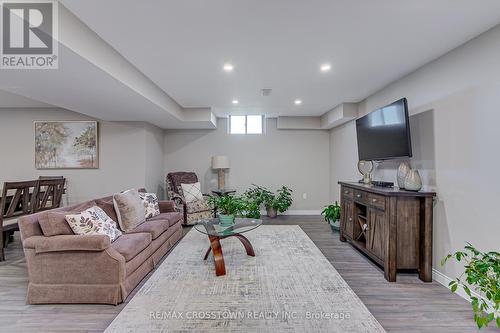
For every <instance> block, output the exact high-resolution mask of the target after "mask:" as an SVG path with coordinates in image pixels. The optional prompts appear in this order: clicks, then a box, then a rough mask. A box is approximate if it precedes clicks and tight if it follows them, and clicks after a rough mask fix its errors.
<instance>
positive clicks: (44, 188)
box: [35, 177, 66, 212]
mask: <svg viewBox="0 0 500 333" xmlns="http://www.w3.org/2000/svg"><path fill="white" fill-rule="evenodd" d="M65 182H66V179H65V178H63V177H57V178H56V177H40V179H39V180H38V191H37V193H38V200H37V203H36V207H35V211H36V212H40V211H44V210H49V209H54V208H59V207H60V206H61V199H62V195H63V193H64V184H65Z"/></svg>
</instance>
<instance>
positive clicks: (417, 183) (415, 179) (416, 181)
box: [404, 170, 422, 191]
mask: <svg viewBox="0 0 500 333" xmlns="http://www.w3.org/2000/svg"><path fill="white" fill-rule="evenodd" d="M404 188H405V190H409V191H420V189H421V188H422V178H420V174H419V173H418V170H410V171H409V172H408V174H407V175H406V178H405V187H404Z"/></svg>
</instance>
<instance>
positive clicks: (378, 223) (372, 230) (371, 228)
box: [366, 208, 385, 260]
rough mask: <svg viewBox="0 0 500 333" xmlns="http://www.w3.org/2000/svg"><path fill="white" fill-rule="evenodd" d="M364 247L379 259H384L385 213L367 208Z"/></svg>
mask: <svg viewBox="0 0 500 333" xmlns="http://www.w3.org/2000/svg"><path fill="white" fill-rule="evenodd" d="M366 236H367V237H366V249H367V250H368V251H370V252H371V253H372V254H373V255H374V256H376V257H377V258H378V259H380V260H384V254H385V251H384V236H385V213H384V212H383V211H380V210H378V209H374V208H368V226H367V231H366Z"/></svg>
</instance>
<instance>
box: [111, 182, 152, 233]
mask: <svg viewBox="0 0 500 333" xmlns="http://www.w3.org/2000/svg"><path fill="white" fill-rule="evenodd" d="M113 204H114V206H115V211H116V215H117V216H118V223H119V224H120V228H121V229H122V230H123V231H125V232H129V231H131V230H134V229H135V228H136V227H137V226H138V225H139V224H141V223H143V222H144V221H145V220H146V217H145V216H146V212H145V210H144V204H143V202H142V199H141V197H140V196H139V192H138V191H137V190H128V191H125V192H123V193H117V194H115V195H113Z"/></svg>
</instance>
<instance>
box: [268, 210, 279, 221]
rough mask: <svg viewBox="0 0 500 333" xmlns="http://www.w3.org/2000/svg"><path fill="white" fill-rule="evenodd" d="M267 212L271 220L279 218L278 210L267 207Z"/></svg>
mask: <svg viewBox="0 0 500 333" xmlns="http://www.w3.org/2000/svg"><path fill="white" fill-rule="evenodd" d="M266 210H267V216H268V217H269V218H271V219H274V218H276V216H278V211H277V210H276V208H273V207H266Z"/></svg>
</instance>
